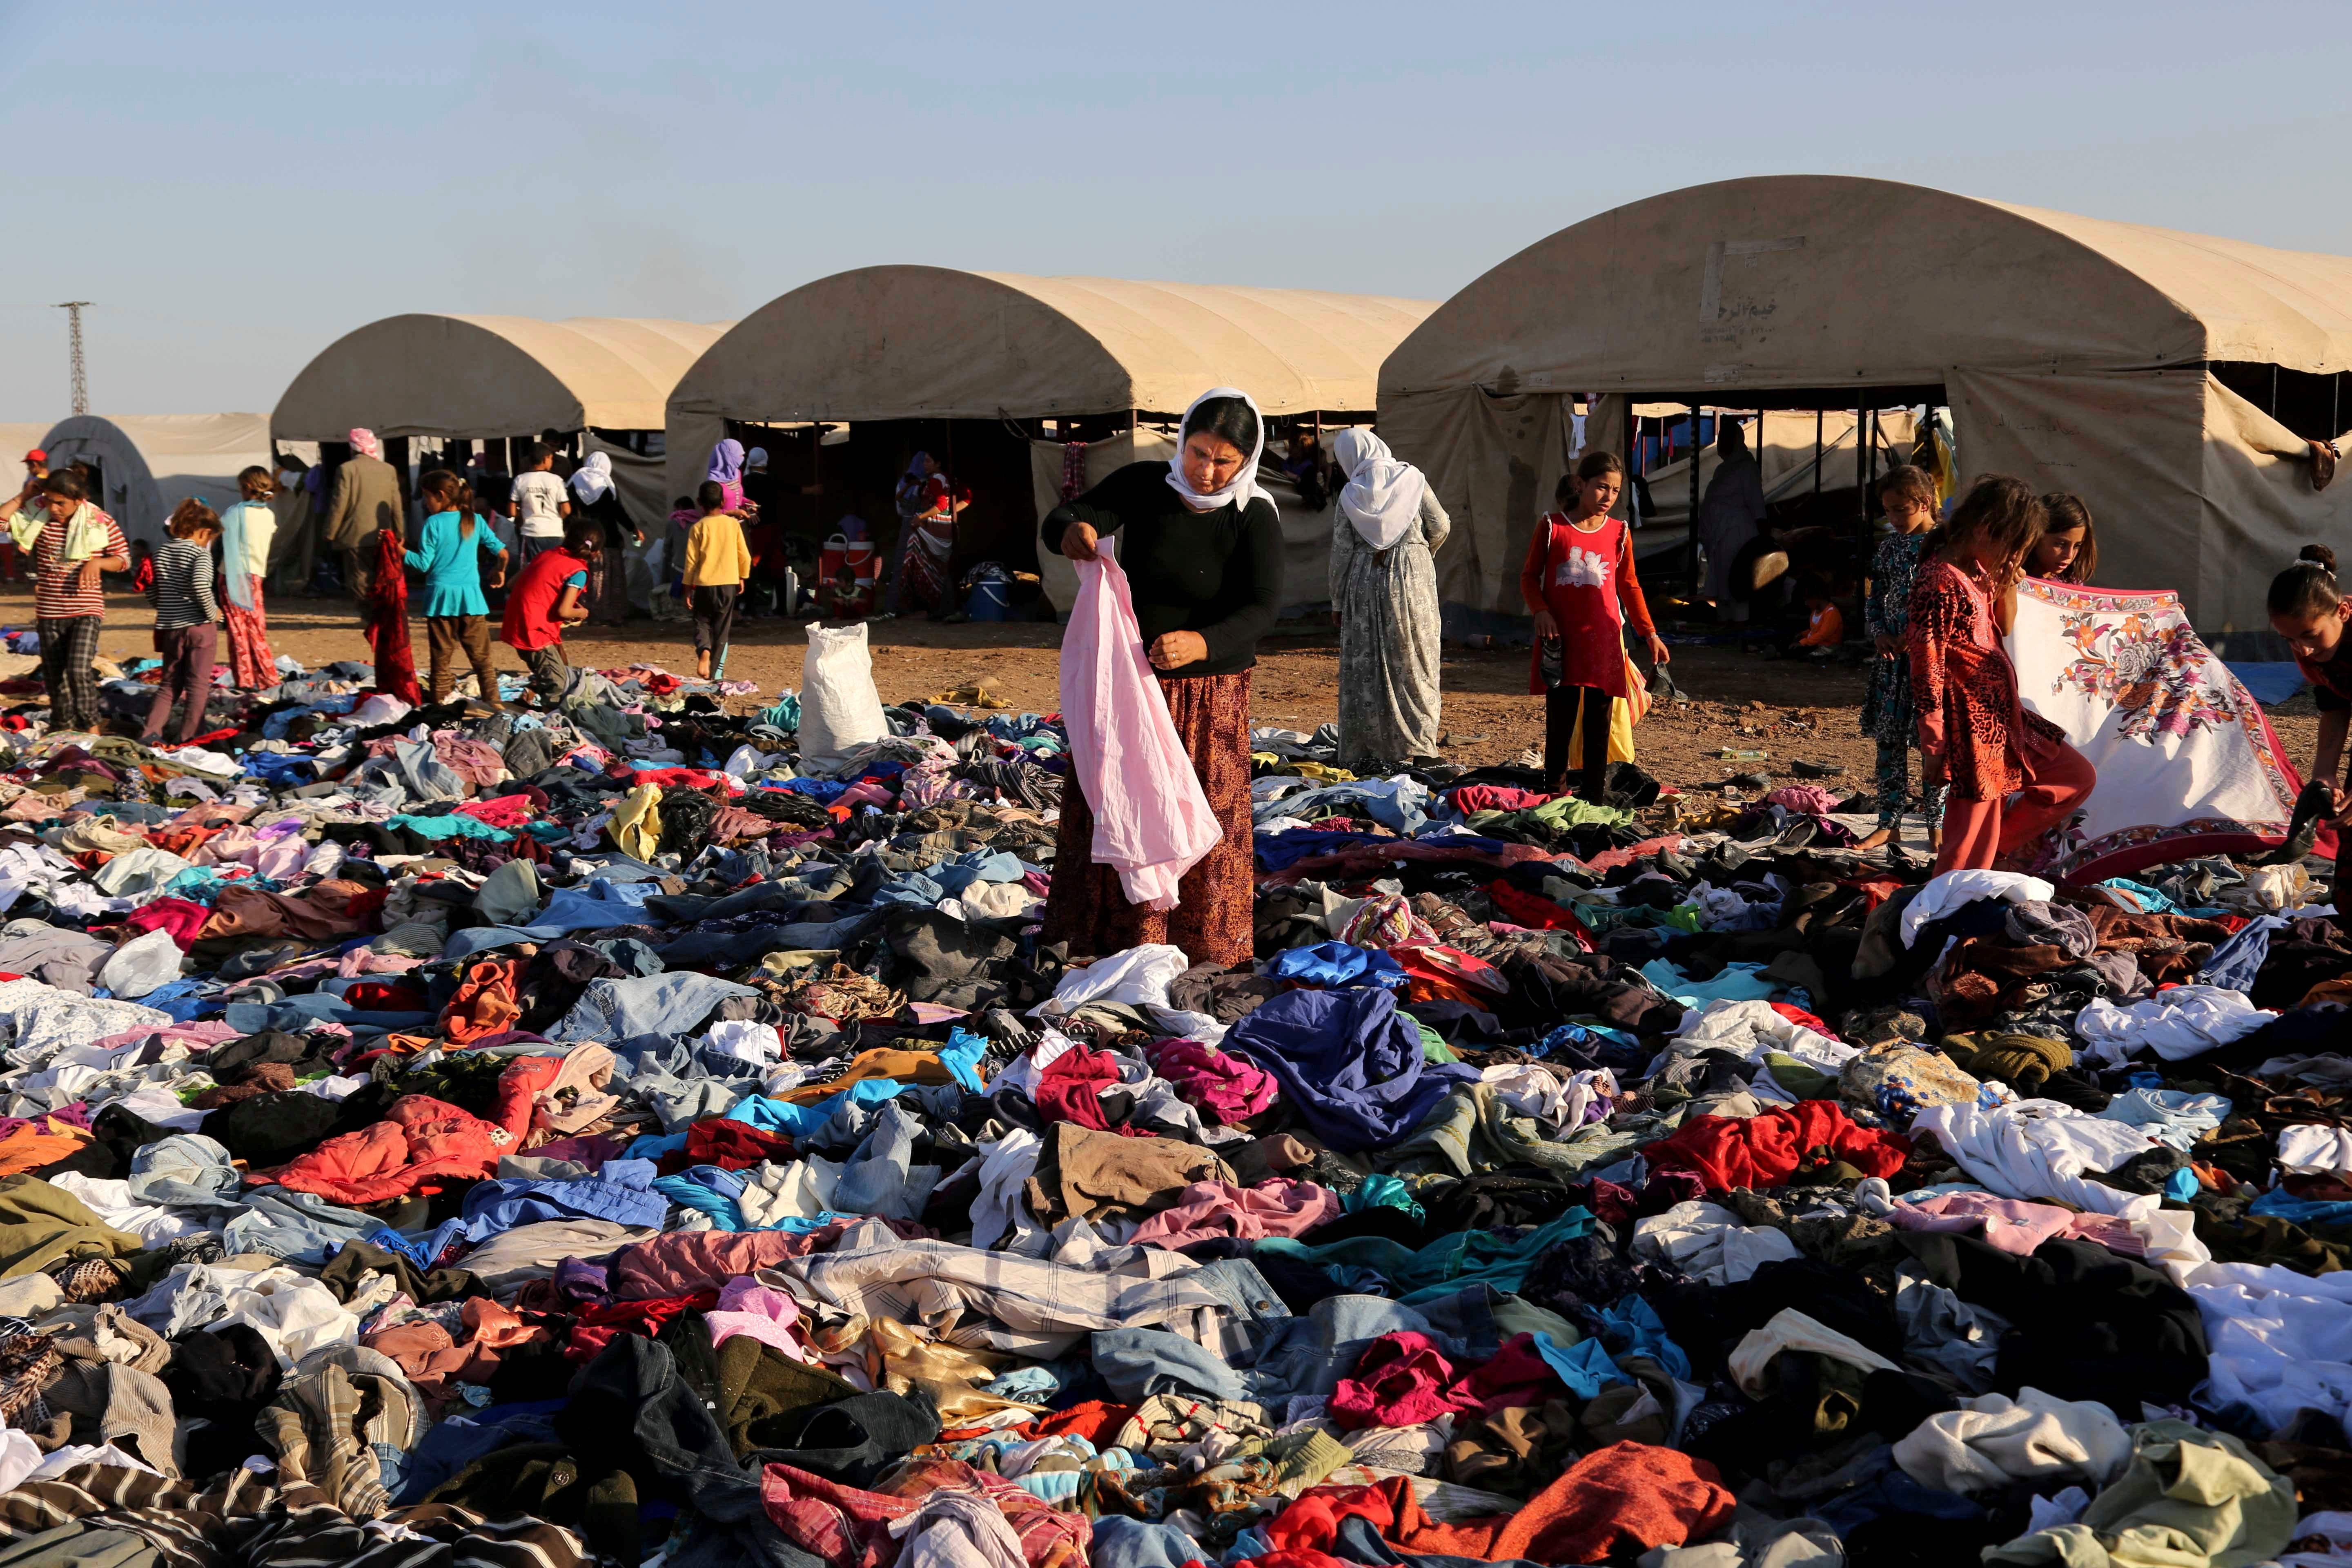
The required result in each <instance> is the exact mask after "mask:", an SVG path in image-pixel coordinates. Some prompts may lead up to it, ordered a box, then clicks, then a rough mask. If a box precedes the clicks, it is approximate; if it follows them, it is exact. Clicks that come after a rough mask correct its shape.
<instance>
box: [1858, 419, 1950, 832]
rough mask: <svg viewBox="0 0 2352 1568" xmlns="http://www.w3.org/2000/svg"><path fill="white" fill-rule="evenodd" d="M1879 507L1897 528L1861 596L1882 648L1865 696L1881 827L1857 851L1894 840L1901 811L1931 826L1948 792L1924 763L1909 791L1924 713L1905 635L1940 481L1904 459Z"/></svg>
mask: <svg viewBox="0 0 2352 1568" xmlns="http://www.w3.org/2000/svg"><path fill="white" fill-rule="evenodd" d="M1878 504H1879V505H1880V506H1882V507H1884V508H1885V510H1886V523H1887V526H1888V527H1889V528H1891V529H1892V530H1894V531H1893V532H1891V533H1889V534H1888V535H1887V536H1886V538H1885V540H1884V541H1882V542H1880V544H1879V546H1878V553H1877V554H1876V555H1874V557H1872V559H1871V563H1870V587H1869V590H1868V591H1867V592H1866V593H1865V594H1864V596H1863V602H1862V605H1863V609H1862V620H1863V629H1864V631H1866V632H1868V633H1869V634H1870V637H1871V641H1872V642H1873V643H1874V644H1875V645H1876V655H1877V657H1876V658H1873V659H1872V660H1871V665H1870V684H1869V686H1868V687H1867V688H1866V689H1864V693H1863V699H1862V732H1863V733H1864V734H1865V735H1867V736H1869V737H1870V738H1871V739H1872V740H1874V741H1875V742H1878V830H1877V831H1876V832H1874V833H1873V834H1872V835H1871V836H1870V837H1867V838H1864V840H1862V841H1861V843H1859V844H1857V845H1856V846H1854V847H1856V848H1857V849H1875V848H1877V847H1879V846H1880V845H1882V844H1886V843H1890V842H1892V841H1894V839H1895V836H1896V835H1897V834H1898V833H1900V832H1901V831H1902V828H1903V814H1904V813H1905V812H1906V811H1907V810H1913V809H1916V810H1917V811H1918V812H1919V813H1920V814H1921V815H1923V816H1926V817H1927V821H1928V823H1929V824H1930V825H1931V826H1932V825H1933V824H1934V823H1935V822H1936V821H1937V819H1938V818H1940V817H1941V816H1943V812H1944V789H1945V786H1944V785H1943V784H1930V783H1929V782H1928V781H1927V778H1926V776H1925V770H1924V767H1923V770H1922V776H1921V780H1920V786H1919V793H1918V795H1916V796H1915V795H1913V794H1912V793H1911V750H1912V748H1913V747H1915V746H1916V745H1917V744H1918V743H1919V718H1918V713H1917V710H1916V709H1914V708H1913V706H1912V702H1911V662H1910V659H1909V658H1908V657H1907V656H1906V654H1905V653H1904V638H1905V637H1906V636H1908V635H1909V632H1910V629H1911V588H1912V585H1913V584H1915V583H1916V582H1917V581H1918V580H1919V563H1920V560H1921V557H1922V555H1923V553H1924V552H1926V550H1927V542H1928V539H1929V537H1930V534H1931V531H1933V530H1934V528H1935V526H1936V481H1935V480H1934V479H1931V478H1929V477H1928V474H1927V470H1926V469H1925V468H1914V467H1912V466H1911V465H1910V464H1908V463H1906V464H1904V465H1903V466H1902V467H1900V468H1890V469H1888V470H1887V472H1886V477H1885V478H1884V479H1880V480H1879V481H1878Z"/></svg>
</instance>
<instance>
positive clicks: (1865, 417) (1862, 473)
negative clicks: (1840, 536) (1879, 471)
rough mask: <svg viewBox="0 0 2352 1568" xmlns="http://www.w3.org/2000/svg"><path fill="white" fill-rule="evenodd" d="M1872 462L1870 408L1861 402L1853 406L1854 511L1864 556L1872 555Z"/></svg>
mask: <svg viewBox="0 0 2352 1568" xmlns="http://www.w3.org/2000/svg"><path fill="white" fill-rule="evenodd" d="M1869 464H1870V410H1869V409H1867V408H1865V407H1864V406H1863V405H1861V404H1860V403H1858V402H1857V403H1856V404H1855V405H1854V406H1853V513H1854V537H1855V539H1856V540H1857V541H1858V542H1860V544H1861V546H1862V553H1863V558H1864V560H1867V559H1869V556H1870V480H1869V477H1868V474H1867V472H1866V470H1867V468H1868V467H1869Z"/></svg>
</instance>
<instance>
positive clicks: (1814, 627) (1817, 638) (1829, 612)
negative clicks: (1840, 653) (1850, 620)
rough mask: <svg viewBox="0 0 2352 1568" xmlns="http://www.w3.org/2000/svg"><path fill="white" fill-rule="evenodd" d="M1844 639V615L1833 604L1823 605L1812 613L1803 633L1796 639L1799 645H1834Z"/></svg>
mask: <svg viewBox="0 0 2352 1568" xmlns="http://www.w3.org/2000/svg"><path fill="white" fill-rule="evenodd" d="M1843 641H1845V615H1844V613H1843V611H1841V610H1840V609H1839V608H1838V607H1837V606H1836V605H1822V608H1821V610H1820V611H1819V612H1818V613H1817V614H1815V615H1814V616H1813V619H1812V624H1811V626H1807V627H1806V628H1805V635H1804V636H1803V637H1799V638H1798V639H1797V646H1798V647H1837V646H1838V644H1840V643H1842V642H1843Z"/></svg>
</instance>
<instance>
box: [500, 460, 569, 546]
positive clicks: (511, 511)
mask: <svg viewBox="0 0 2352 1568" xmlns="http://www.w3.org/2000/svg"><path fill="white" fill-rule="evenodd" d="M524 464H525V467H524V471H523V472H521V473H520V474H518V475H516V476H515V482H514V500H511V501H510V502H509V503H508V506H507V515H508V516H509V517H511V518H513V519H514V520H515V531H516V532H517V533H518V534H519V535H520V543H521V545H522V558H523V562H524V563H525V564H526V565H527V564H529V563H530V559H531V557H533V556H535V555H537V554H538V553H539V552H541V551H543V550H552V549H554V548H555V547H556V546H557V545H559V544H561V543H562V542H563V520H564V519H565V518H567V517H570V516H571V515H572V499H571V496H570V494H569V492H567V491H566V490H565V489H564V488H563V481H562V479H557V478H556V477H555V451H554V448H552V447H549V446H548V445H547V444H546V443H545V442H543V441H534V442H533V443H531V447H530V452H529V453H528V454H526V456H525V458H524Z"/></svg>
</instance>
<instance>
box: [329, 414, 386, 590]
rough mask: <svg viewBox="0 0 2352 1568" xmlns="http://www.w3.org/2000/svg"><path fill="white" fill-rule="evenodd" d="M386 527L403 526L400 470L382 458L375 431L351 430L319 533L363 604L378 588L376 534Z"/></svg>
mask: <svg viewBox="0 0 2352 1568" xmlns="http://www.w3.org/2000/svg"><path fill="white" fill-rule="evenodd" d="M386 528H388V529H391V530H392V531H394V533H399V532H401V531H403V524H402V516H401V504H400V475H399V474H398V473H397V472H396V471H395V470H394V468H393V466H392V465H391V464H390V463H387V462H385V461H384V460H383V446H382V444H381V443H379V442H378V441H377V440H376V438H375V432H374V431H373V430H353V431H352V455H351V457H350V458H349V459H348V460H347V461H345V463H344V464H343V466H342V467H341V468H337V469H336V470H335V488H334V490H333V492H332V493H331V495H330V496H329V497H328V500H327V518H326V522H325V524H324V526H323V527H322V528H321V530H320V533H321V536H322V537H323V538H324V539H325V540H326V542H327V547H328V548H329V549H331V550H332V551H334V552H335V556H336V559H337V560H338V561H339V562H340V563H341V565H342V569H343V587H344V589H345V590H346V591H348V592H349V593H350V595H352V598H353V599H354V600H356V601H357V602H358V603H360V604H361V605H365V604H366V603H367V600H368V597H369V595H371V594H373V592H374V591H375V563H376V551H377V545H376V542H375V536H376V533H377V531H379V530H381V529H386Z"/></svg>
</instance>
